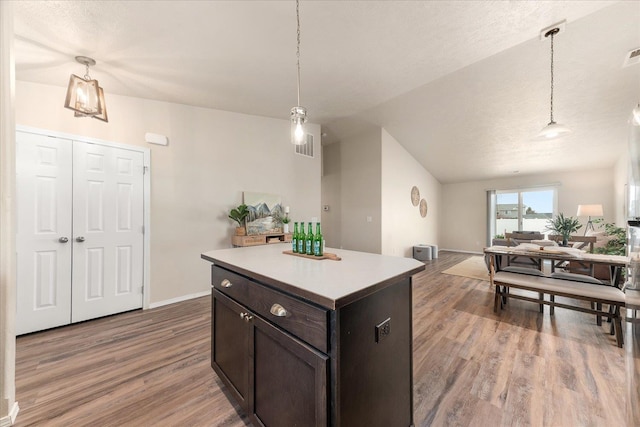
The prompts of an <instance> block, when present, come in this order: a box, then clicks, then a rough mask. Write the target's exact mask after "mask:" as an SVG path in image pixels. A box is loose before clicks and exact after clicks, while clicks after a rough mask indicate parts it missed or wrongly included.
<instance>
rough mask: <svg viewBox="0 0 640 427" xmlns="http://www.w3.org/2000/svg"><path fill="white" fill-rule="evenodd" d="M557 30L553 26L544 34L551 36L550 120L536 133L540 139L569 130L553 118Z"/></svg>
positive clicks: (558, 29)
mask: <svg viewBox="0 0 640 427" xmlns="http://www.w3.org/2000/svg"><path fill="white" fill-rule="evenodd" d="M559 32H560V28H558V27H555V28H552V29H550V30H549V31H547V32H546V33H545V34H544V36H545V37H551V102H550V104H551V108H550V110H551V120H550V121H549V124H548V125H547V126H545V127H544V129H542V130H541V131H540V133H539V134H538V137H539V138H542V139H553V138H556V137H558V136H560V135H563V134H566V133H569V132H571V130H570V129H569V128H567V127H566V126H564V125H561V124H559V123H556V122H555V120H553V37H554V36H555V35H556V34H558V33H559Z"/></svg>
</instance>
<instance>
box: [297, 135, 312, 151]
mask: <svg viewBox="0 0 640 427" xmlns="http://www.w3.org/2000/svg"><path fill="white" fill-rule="evenodd" d="M306 137H307V142H305V143H304V144H300V145H296V146H295V147H296V154H300V155H301V156H307V157H313V135H310V134H307V135H306Z"/></svg>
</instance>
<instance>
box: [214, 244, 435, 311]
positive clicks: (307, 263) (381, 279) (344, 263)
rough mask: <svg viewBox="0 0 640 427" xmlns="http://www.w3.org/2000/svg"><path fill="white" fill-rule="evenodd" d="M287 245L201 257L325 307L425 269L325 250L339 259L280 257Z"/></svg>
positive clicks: (412, 263)
mask: <svg viewBox="0 0 640 427" xmlns="http://www.w3.org/2000/svg"><path fill="white" fill-rule="evenodd" d="M290 248H291V245H286V244H271V245H263V246H252V247H243V248H232V249H219V250H213V251H209V252H205V253H203V254H202V255H201V256H202V258H203V259H205V260H208V261H211V262H213V263H214V264H216V265H219V266H221V267H225V268H228V269H230V270H232V271H235V272H237V273H240V274H243V275H245V276H248V277H250V278H253V279H255V280H258V281H260V282H262V283H265V284H267V285H269V286H272V287H274V288H277V289H280V290H282V291H285V292H288V293H291V294H293V295H296V296H299V297H302V298H304V299H307V300H309V301H311V302H314V303H316V304H319V305H321V306H324V307H326V308H329V309H336V308H339V307H341V306H344V305H346V304H349V303H351V302H353V301H355V300H357V299H359V298H362V297H364V296H366V295H368V294H370V293H373V292H375V291H377V290H379V289H383V288H384V287H386V286H388V285H391V284H393V283H395V282H396V281H398V280H399V279H401V278H404V277H410V276H412V275H413V274H416V273H418V272H420V271H422V270H424V268H425V265H424V263H422V262H420V261H417V260H415V259H413V258H402V257H395V256H386V255H377V254H371V253H365V252H356V251H347V250H342V249H332V248H326V249H325V252H330V253H335V254H336V255H338V256H339V257H341V258H342V260H341V261H334V260H330V259H323V260H313V259H306V258H301V257H298V256H293V255H287V254H283V253H282V252H283V251H286V250H290Z"/></svg>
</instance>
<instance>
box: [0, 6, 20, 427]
mask: <svg viewBox="0 0 640 427" xmlns="http://www.w3.org/2000/svg"><path fill="white" fill-rule="evenodd" d="M12 3H13V2H6V1H5V2H0V425H2V426H6V425H11V424H12V423H13V421H14V420H15V417H16V415H17V412H18V403H17V402H16V400H15V398H16V382H15V374H16V338H15V306H16V269H15V264H16V257H15V253H16V245H15V122H14V111H13V103H14V90H15V63H14V43H13V40H14V38H13V4H12Z"/></svg>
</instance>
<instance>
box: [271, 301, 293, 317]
mask: <svg viewBox="0 0 640 427" xmlns="http://www.w3.org/2000/svg"><path fill="white" fill-rule="evenodd" d="M271 314H273V315H274V316H278V317H286V316H287V315H288V314H289V313H288V312H287V310H286V309H285V308H284V307H283V306H281V305H280V304H273V305H272V306H271Z"/></svg>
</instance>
